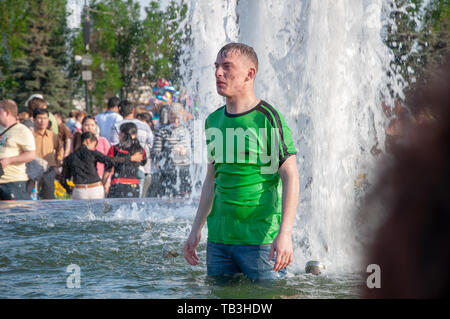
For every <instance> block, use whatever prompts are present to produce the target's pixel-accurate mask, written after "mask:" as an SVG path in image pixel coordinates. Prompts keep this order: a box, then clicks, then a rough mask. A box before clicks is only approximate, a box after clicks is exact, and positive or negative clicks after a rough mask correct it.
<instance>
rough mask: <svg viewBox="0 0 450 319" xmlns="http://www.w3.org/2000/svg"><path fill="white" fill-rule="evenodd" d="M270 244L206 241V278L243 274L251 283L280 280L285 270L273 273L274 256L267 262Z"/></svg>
mask: <svg viewBox="0 0 450 319" xmlns="http://www.w3.org/2000/svg"><path fill="white" fill-rule="evenodd" d="M270 248H271V244H268V245H226V244H220V243H212V242H210V241H208V245H207V252H206V266H207V273H208V276H212V277H232V276H234V275H236V274H239V273H243V274H244V275H245V276H247V277H248V278H249V279H251V280H252V281H261V280H273V279H281V278H282V277H284V275H286V268H284V269H282V270H280V271H274V270H273V267H274V264H275V263H274V262H275V256H274V257H273V258H272V260H270V261H269V255H270Z"/></svg>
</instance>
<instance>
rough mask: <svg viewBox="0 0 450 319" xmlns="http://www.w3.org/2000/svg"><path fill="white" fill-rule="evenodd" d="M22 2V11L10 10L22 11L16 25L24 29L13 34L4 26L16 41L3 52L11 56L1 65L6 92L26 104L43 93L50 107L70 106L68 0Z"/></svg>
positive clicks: (54, 109)
mask: <svg viewBox="0 0 450 319" xmlns="http://www.w3.org/2000/svg"><path fill="white" fill-rule="evenodd" d="M21 4H22V5H23V6H22V7H21V8H20V10H19V9H17V10H16V11H15V12H14V10H13V9H11V11H12V12H13V13H15V14H19V13H20V17H19V16H18V17H17V19H20V20H21V21H20V22H17V28H18V29H19V30H20V31H21V32H19V33H17V34H14V33H13V30H11V29H9V30H8V29H3V31H4V32H5V31H6V33H7V34H8V37H10V38H11V42H10V43H12V44H14V45H10V46H8V47H6V46H5V47H4V52H3V53H4V54H3V56H4V57H9V58H10V60H9V61H8V62H10V63H9V64H8V65H3V66H2V70H5V72H3V74H6V75H7V79H6V81H5V82H6V87H7V88H8V94H7V95H9V96H10V97H11V98H13V99H14V100H15V101H16V102H17V103H18V105H19V106H22V107H23V106H24V103H25V101H26V100H27V99H28V97H29V96H30V95H31V94H33V93H40V94H43V95H44V98H45V99H46V100H47V101H48V103H49V108H50V110H52V111H56V110H62V109H64V108H68V107H69V101H70V96H69V92H68V80H67V78H66V74H65V66H66V64H67V57H66V54H67V53H66V52H67V48H66V36H67V32H68V29H67V25H66V16H67V15H66V0H49V1H43V0H33V1H25V2H23V3H21ZM14 6H17V4H16V2H15V3H14ZM13 29H15V28H13ZM4 38H5V37H4Z"/></svg>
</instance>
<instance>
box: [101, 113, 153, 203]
mask: <svg viewBox="0 0 450 319" xmlns="http://www.w3.org/2000/svg"><path fill="white" fill-rule="evenodd" d="M119 140H120V142H119V144H118V145H114V146H112V147H111V148H110V149H109V152H108V156H110V157H116V156H117V157H122V156H130V155H133V154H136V153H142V155H143V156H142V161H141V162H140V163H137V162H133V163H113V164H112V165H105V174H104V175H103V181H105V182H106V180H107V179H108V177H109V175H110V174H112V177H111V188H110V189H109V194H108V197H109V198H124V197H139V176H138V170H139V166H140V165H145V163H146V162H147V157H146V153H145V149H144V148H143V147H142V146H141V144H140V143H139V140H138V138H137V126H136V124H134V123H133V122H127V123H124V124H122V125H121V126H120V133H119ZM112 171H113V172H112Z"/></svg>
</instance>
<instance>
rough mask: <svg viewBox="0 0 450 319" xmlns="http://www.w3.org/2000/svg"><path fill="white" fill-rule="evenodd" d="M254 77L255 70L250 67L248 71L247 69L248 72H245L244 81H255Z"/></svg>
mask: <svg viewBox="0 0 450 319" xmlns="http://www.w3.org/2000/svg"><path fill="white" fill-rule="evenodd" d="M255 76H256V68H255V67H250V69H248V72H247V78H246V81H250V80H255Z"/></svg>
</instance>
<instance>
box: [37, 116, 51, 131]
mask: <svg viewBox="0 0 450 319" xmlns="http://www.w3.org/2000/svg"><path fill="white" fill-rule="evenodd" d="M34 125H35V126H36V129H38V130H42V129H46V128H47V127H48V114H39V115H38V116H36V118H35V119H34Z"/></svg>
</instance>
